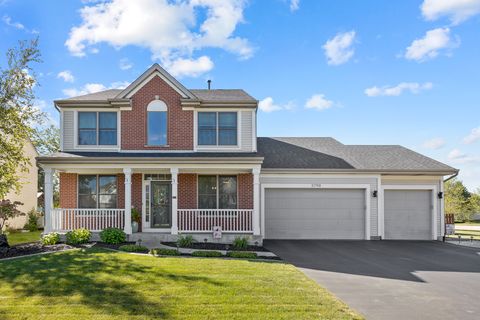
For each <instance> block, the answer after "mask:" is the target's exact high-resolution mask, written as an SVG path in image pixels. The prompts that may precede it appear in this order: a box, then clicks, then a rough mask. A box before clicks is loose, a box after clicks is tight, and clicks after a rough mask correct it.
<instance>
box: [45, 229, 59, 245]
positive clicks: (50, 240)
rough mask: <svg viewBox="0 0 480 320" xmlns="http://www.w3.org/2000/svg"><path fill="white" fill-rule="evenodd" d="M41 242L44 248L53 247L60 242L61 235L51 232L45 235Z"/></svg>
mask: <svg viewBox="0 0 480 320" xmlns="http://www.w3.org/2000/svg"><path fill="white" fill-rule="evenodd" d="M40 241H41V242H42V244H43V245H44V246H51V245H54V244H57V243H59V242H60V235H59V234H58V233H56V232H51V233H48V234H46V235H44V236H43V237H42V239H41V240H40Z"/></svg>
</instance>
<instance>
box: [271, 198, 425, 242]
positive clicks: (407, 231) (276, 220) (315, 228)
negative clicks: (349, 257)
mask: <svg viewBox="0 0 480 320" xmlns="http://www.w3.org/2000/svg"><path fill="white" fill-rule="evenodd" d="M264 199H265V238H266V239H349V240H363V239H365V238H366V236H365V229H366V228H365V222H366V221H365V217H366V214H365V210H366V203H365V189H296V188H295V189H292V188H285V189H283V188H274V189H265V198H264ZM431 199H432V198H431V191H428V190H385V193H384V201H385V204H384V214H385V239H392V240H430V239H432V229H431V226H432V219H431V217H432V215H431V212H432V209H431Z"/></svg>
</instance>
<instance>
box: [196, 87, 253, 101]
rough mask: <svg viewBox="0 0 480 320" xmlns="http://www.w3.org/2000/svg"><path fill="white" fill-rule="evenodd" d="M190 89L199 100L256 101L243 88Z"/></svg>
mask: <svg viewBox="0 0 480 320" xmlns="http://www.w3.org/2000/svg"><path fill="white" fill-rule="evenodd" d="M190 91H191V92H192V93H193V94H194V95H195V96H196V97H197V98H198V99H199V100H204V101H252V102H255V101H256V100H255V98H253V97H252V96H250V95H249V94H248V93H246V92H245V91H244V90H242V89H211V90H208V89H192V90H190Z"/></svg>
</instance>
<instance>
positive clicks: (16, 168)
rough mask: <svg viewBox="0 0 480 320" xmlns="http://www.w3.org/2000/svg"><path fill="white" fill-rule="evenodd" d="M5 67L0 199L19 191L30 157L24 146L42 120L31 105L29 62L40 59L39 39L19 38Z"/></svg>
mask: <svg viewBox="0 0 480 320" xmlns="http://www.w3.org/2000/svg"><path fill="white" fill-rule="evenodd" d="M6 56H7V66H6V67H5V68H0V199H3V198H5V196H6V195H7V193H8V192H9V191H11V190H14V189H15V190H16V191H17V192H18V191H19V190H20V187H21V184H20V182H19V175H20V174H22V173H25V172H28V167H29V161H30V159H29V158H28V157H27V156H25V155H24V152H23V147H24V145H25V143H26V142H27V139H29V138H30V137H31V136H32V135H33V132H34V129H33V128H32V126H33V125H34V124H39V123H42V121H43V120H44V118H45V115H44V113H43V112H41V111H40V110H39V109H38V108H35V107H34V100H35V94H34V90H33V89H34V87H35V85H36V83H37V81H36V78H35V73H34V71H33V69H32V66H31V65H32V64H33V63H35V62H40V53H39V50H38V39H35V40H32V41H30V42H27V41H21V42H19V45H18V47H17V48H13V49H9V50H8V51H7V54H6Z"/></svg>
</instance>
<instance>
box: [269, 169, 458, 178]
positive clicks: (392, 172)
mask: <svg viewBox="0 0 480 320" xmlns="http://www.w3.org/2000/svg"><path fill="white" fill-rule="evenodd" d="M262 172H263V173H285V174H288V173H358V174H361V173H369V174H372V173H376V174H385V175H441V176H444V175H449V174H452V173H456V172H457V173H458V170H456V171H442V170H426V169H423V170H398V169H397V170H391V169H354V168H352V169H301V168H298V169H295V168H262Z"/></svg>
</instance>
